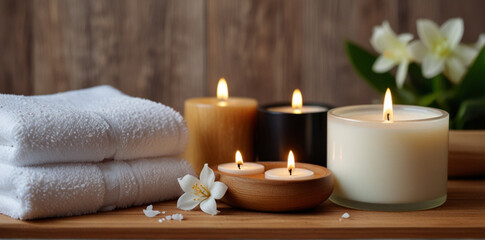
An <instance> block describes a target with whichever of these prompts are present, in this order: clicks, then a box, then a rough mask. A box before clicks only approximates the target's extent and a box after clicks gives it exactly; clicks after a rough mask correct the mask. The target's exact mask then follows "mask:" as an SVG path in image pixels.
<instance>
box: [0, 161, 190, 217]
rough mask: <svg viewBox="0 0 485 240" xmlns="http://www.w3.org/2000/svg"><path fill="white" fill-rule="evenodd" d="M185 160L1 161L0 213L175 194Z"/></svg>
mask: <svg viewBox="0 0 485 240" xmlns="http://www.w3.org/2000/svg"><path fill="white" fill-rule="evenodd" d="M186 174H192V175H194V172H193V169H192V167H191V166H190V164H189V163H187V162H186V161H185V160H183V159H170V158H163V159H140V160H131V161H109V162H103V163H93V164H88V163H80V164H49V165H44V166H29V167H16V166H11V165H4V164H0V213H2V214H5V215H8V216H10V217H12V218H16V219H22V220H29V219H36V218H47V217H61V216H72V215H81V214H87V213H94V212H97V211H100V210H112V209H114V208H125V207H129V206H137V205H142V204H147V203H152V202H159V201H164V200H169V199H174V198H177V197H178V196H180V195H181V193H182V190H181V189H180V187H179V184H178V182H177V178H179V177H183V176H185V175H186Z"/></svg>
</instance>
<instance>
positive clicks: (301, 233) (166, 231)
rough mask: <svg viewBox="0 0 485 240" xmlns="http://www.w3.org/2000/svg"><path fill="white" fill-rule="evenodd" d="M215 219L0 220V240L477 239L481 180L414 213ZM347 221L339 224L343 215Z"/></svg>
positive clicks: (482, 217)
mask: <svg viewBox="0 0 485 240" xmlns="http://www.w3.org/2000/svg"><path fill="white" fill-rule="evenodd" d="M217 205H218V206H217V208H218V210H220V211H221V213H220V214H219V215H216V216H210V215H208V214H205V213H203V212H202V211H200V210H198V209H195V210H193V211H190V212H185V211H182V210H179V209H177V207H176V206H177V202H176V201H170V202H163V203H158V204H153V207H154V209H156V210H160V211H166V213H167V214H173V213H182V214H183V215H184V220H183V221H181V222H179V221H169V222H167V221H165V222H163V223H159V222H158V219H159V218H158V217H155V218H148V217H145V215H143V212H142V209H143V208H145V207H146V205H144V206H140V207H134V208H129V209H121V210H115V211H112V212H102V213H98V214H91V215H85V216H77V217H66V218H55V219H45V220H37V221H28V222H23V221H19V220H14V219H11V218H9V217H7V216H3V215H0V237H2V238H98V239H99V238H155V239H160V238H197V239H203V238H273V239H274V238H298V239H301V238H484V237H485V180H451V181H449V183H448V201H447V202H446V203H445V204H444V205H443V206H441V207H438V208H435V209H431V210H426V211H415V212H404V213H403V212H371V211H360V210H352V209H346V208H343V207H339V206H337V205H335V204H333V203H331V202H330V201H325V202H324V203H323V204H320V205H319V206H318V207H316V208H314V209H312V210H311V211H305V212H296V213H295V212H293V213H267V212H252V211H244V210H240V209H236V208H232V207H230V206H228V205H225V204H223V203H220V202H219V203H218V204H217ZM345 212H348V213H349V214H350V218H349V219H342V220H341V221H340V220H339V219H340V217H341V216H342V214H343V213H345Z"/></svg>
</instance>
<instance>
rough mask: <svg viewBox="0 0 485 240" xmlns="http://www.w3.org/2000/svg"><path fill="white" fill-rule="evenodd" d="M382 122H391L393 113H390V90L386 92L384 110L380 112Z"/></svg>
mask: <svg viewBox="0 0 485 240" xmlns="http://www.w3.org/2000/svg"><path fill="white" fill-rule="evenodd" d="M382 114H383V118H384V122H392V119H393V111H392V96H391V90H389V88H388V89H387V90H386V96H385V97H384V108H383V111H382Z"/></svg>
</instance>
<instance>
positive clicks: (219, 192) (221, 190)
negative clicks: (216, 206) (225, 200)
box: [211, 182, 227, 199]
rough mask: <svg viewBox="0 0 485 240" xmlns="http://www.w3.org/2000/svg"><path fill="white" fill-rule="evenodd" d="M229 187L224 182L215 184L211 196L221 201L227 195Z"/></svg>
mask: <svg viewBox="0 0 485 240" xmlns="http://www.w3.org/2000/svg"><path fill="white" fill-rule="evenodd" d="M226 191H227V186H226V184H224V183H222V182H215V183H214V184H213V185H212V188H211V196H212V197H213V198H214V199H221V198H222V197H224V194H226Z"/></svg>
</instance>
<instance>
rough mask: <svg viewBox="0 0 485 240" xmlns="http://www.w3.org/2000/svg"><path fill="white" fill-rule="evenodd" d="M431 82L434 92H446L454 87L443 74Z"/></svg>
mask: <svg viewBox="0 0 485 240" xmlns="http://www.w3.org/2000/svg"><path fill="white" fill-rule="evenodd" d="M429 81H430V82H431V88H432V90H433V92H444V91H447V90H449V89H451V88H452V87H453V85H452V84H451V82H450V81H449V80H448V79H447V78H446V77H445V76H443V74H439V75H437V76H436V77H434V78H432V79H430V80H429Z"/></svg>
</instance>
